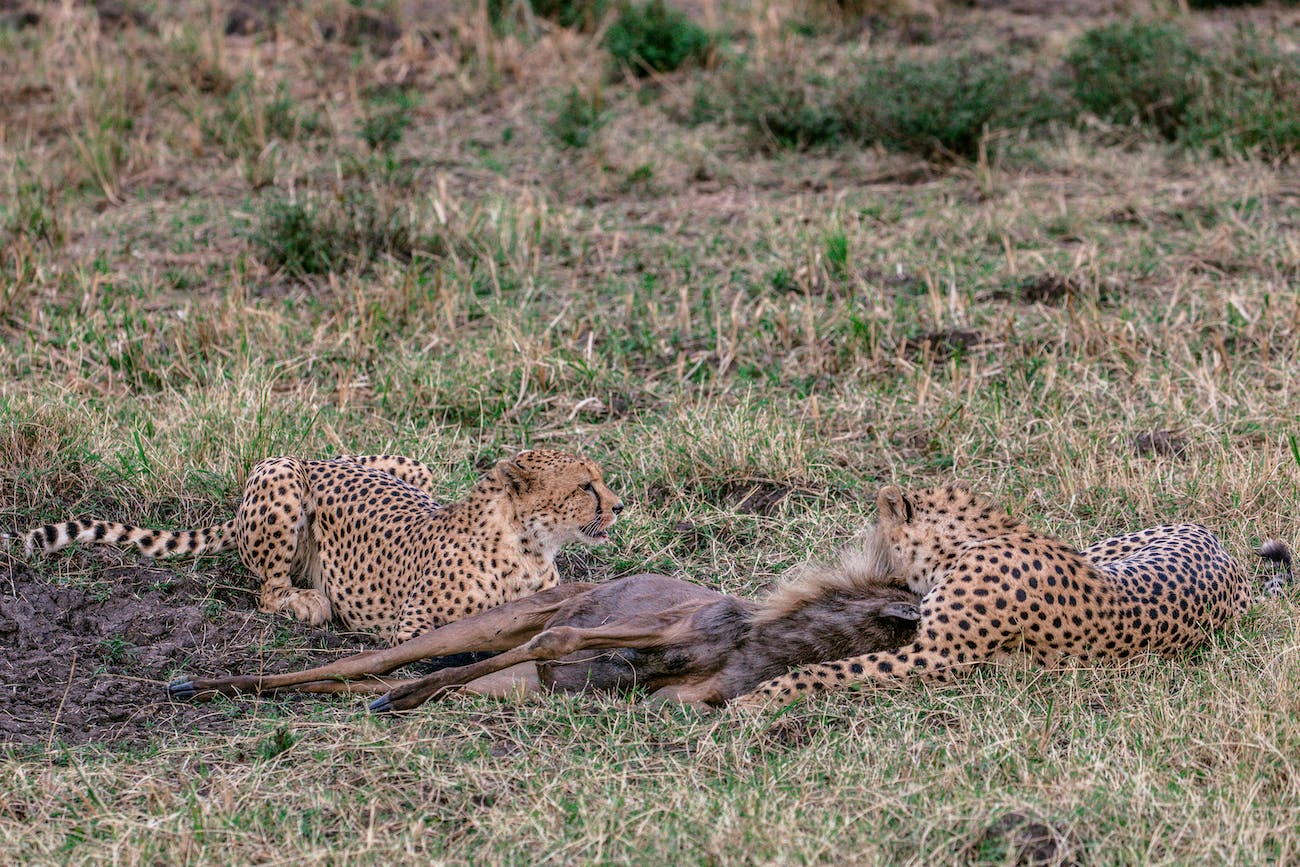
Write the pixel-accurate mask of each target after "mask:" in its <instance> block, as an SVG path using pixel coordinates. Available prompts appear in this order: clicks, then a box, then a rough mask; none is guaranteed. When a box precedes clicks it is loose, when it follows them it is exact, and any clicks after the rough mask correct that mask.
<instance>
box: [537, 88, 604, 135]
mask: <svg viewBox="0 0 1300 867" xmlns="http://www.w3.org/2000/svg"><path fill="white" fill-rule="evenodd" d="M600 102H601V100H600V95H599V94H596V95H595V96H593V97H590V98H588V97H585V96H583V95H582V94H581V93H579V92H578V88H576V87H574V88H571V89H570V90H569V92H568V93H566V94H565V95H564V98H563V99H562V100H560V104H559V105H558V106H557V107H556V109H555V114H554V116H553V117H552V118H551V120H550V123H549V124H548V125H547V129H548V131H549V132H550V134H551V136H552V137H553V138H554V139H555V140H556V141H557V142H559V143H560V145H562V146H563V147H566V148H575V149H577V148H585V147H586V146H587V145H588V144H590V143H591V139H592V137H593V136H594V135H595V134H596V132H597V131H598V130H599V129H600V128H601V127H602V126H604V125H605V121H606V120H607V119H608V118H607V116H606V113H605V112H603V111H601V107H600Z"/></svg>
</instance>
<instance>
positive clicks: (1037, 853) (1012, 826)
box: [970, 810, 1077, 867]
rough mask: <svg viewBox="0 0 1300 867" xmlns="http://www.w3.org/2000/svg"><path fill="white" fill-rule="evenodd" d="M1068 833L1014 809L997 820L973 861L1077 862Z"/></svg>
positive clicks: (978, 847)
mask: <svg viewBox="0 0 1300 867" xmlns="http://www.w3.org/2000/svg"><path fill="white" fill-rule="evenodd" d="M1073 848H1074V847H1073V846H1072V843H1071V840H1070V835H1069V833H1068V832H1066V831H1063V830H1062V829H1059V828H1054V827H1052V826H1051V825H1048V824H1046V823H1045V822H1040V821H1038V820H1037V819H1035V818H1034V817H1032V816H1030V815H1028V814H1027V813H1022V812H1020V811H1018V810H1013V811H1011V812H1010V813H1007V814H1006V815H1004V816H1002V817H1001V818H1000V819H998V820H997V821H995V822H993V823H992V824H991V825H989V826H988V827H987V828H986V829H985V830H984V835H983V837H981V839H980V841H979V843H978V844H977V846H976V847H975V849H976V851H974V852H971V853H970V854H971V855H972V856H977V857H976V858H973V859H972V860H980V861H991V862H993V863H1002V864H1016V865H1022V864H1023V865H1027V867H1028V865H1035V867H1036V865H1046V864H1075V863H1077V861H1076V860H1075V859H1074V858H1073V855H1072V850H1073Z"/></svg>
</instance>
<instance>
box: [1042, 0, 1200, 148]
mask: <svg viewBox="0 0 1300 867" xmlns="http://www.w3.org/2000/svg"><path fill="white" fill-rule="evenodd" d="M1202 67H1203V59H1202V57H1201V55H1200V54H1199V53H1198V52H1197V51H1196V50H1195V49H1194V48H1193V47H1192V45H1191V44H1190V43H1189V42H1188V41H1187V37H1186V36H1185V35H1184V34H1183V32H1182V31H1181V30H1179V29H1178V28H1176V27H1173V26H1171V25H1168V24H1155V23H1145V22H1137V21H1135V22H1118V23H1115V24H1110V25H1107V26H1105V27H1099V28H1097V29H1095V30H1090V31H1088V32H1087V33H1085V34H1083V36H1081V37H1080V38H1079V40H1078V41H1077V42H1076V43H1075V44H1074V45H1073V46H1072V47H1071V49H1070V51H1069V53H1068V54H1067V55H1066V57H1065V68H1066V78H1067V80H1068V86H1069V88H1070V90H1071V92H1072V93H1073V96H1074V100H1075V102H1077V103H1078V104H1079V105H1080V106H1081V107H1082V108H1084V109H1086V110H1087V111H1090V112H1092V113H1093V114H1095V115H1097V116H1098V117H1100V118H1103V119H1105V120H1108V121H1111V122H1113V123H1124V124H1127V123H1133V122H1140V123H1144V124H1149V125H1151V126H1152V127H1154V128H1155V129H1156V130H1157V131H1158V132H1159V133H1160V134H1161V135H1162V136H1164V137H1165V138H1167V139H1169V140H1174V139H1176V138H1178V135H1179V131H1180V130H1181V128H1182V126H1183V123H1184V122H1185V120H1186V118H1187V114H1188V111H1189V110H1190V108H1191V107H1192V105H1193V103H1194V102H1195V100H1196V98H1197V95H1198V88H1199V86H1200V85H1199V82H1200V72H1201V70H1202Z"/></svg>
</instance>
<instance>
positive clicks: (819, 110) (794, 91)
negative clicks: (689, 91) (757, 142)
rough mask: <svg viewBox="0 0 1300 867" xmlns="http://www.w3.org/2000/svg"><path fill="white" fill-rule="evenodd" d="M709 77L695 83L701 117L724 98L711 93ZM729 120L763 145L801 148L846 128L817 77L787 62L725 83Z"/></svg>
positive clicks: (721, 106) (829, 141) (721, 107)
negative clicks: (814, 77)
mask: <svg viewBox="0 0 1300 867" xmlns="http://www.w3.org/2000/svg"><path fill="white" fill-rule="evenodd" d="M714 86H715V84H714V83H713V82H706V83H703V84H701V86H700V91H699V94H698V96H697V100H696V106H697V110H698V111H699V113H700V118H701V119H706V118H708V117H709V116H710V115H712V116H713V117H717V116H719V115H721V114H722V113H723V112H724V111H725V109H726V108H727V105H726V103H724V102H721V101H719V100H718V99H716V98H711V97H710V96H709V95H708V91H709V90H710V89H712V88H713V87H714ZM729 90H730V93H729V94H728V99H729V101H730V110H731V113H732V116H733V118H734V120H735V121H736V122H738V123H740V124H742V125H744V126H746V127H748V128H749V129H750V130H752V131H753V132H754V133H755V134H756V135H757V137H758V138H759V139H761V140H762V142H763V143H764V144H765V145H775V146H776V147H778V148H794V149H802V148H807V147H817V146H820V145H833V144H837V143H839V142H840V141H842V140H843V139H844V138H845V136H846V134H847V132H848V131H847V130H846V129H845V125H844V118H843V117H841V116H840V112H839V111H838V109H837V107H836V106H835V104H834V102H835V100H834V94H833V93H832V92H831V88H830V86H829V85H828V84H827V83H826V82H823V81H817V80H813V81H807V80H805V78H804V76H803V75H802V74H801V73H800V72H799V71H798V70H797V69H795V68H794V67H793V66H790V65H788V64H774V65H771V66H768V67H766V68H764V69H761V70H754V71H750V72H747V73H742V74H740V75H739V76H738V77H737V78H736V79H735V80H734V81H733V82H732V86H731V87H730V88H729Z"/></svg>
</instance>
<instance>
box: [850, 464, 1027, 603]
mask: <svg viewBox="0 0 1300 867" xmlns="http://www.w3.org/2000/svg"><path fill="white" fill-rule="evenodd" d="M876 505H877V508H878V509H879V513H880V514H879V518H878V519H877V521H876V527H875V530H874V531H873V533H872V535H871V537H870V539H869V541H868V543H867V553H868V555H869V556H871V557H872V558H874V560H875V566H874V568H875V569H876V570H878V571H877V574H888V575H892V576H893V577H894V578H895V579H896V580H898V581H900V582H902V583H904V584H906V585H907V587H908V588H909V589H910V590H912V591H913V592H914V593H919V594H922V595H924V594H925V593H928V592H929V591H930V589H931V588H933V587H934V585H935V584H937V583H938V582H939V579H941V578H942V577H943V576H944V574H945V573H947V571H948V570H949V569H951V568H952V566H953V565H954V564H955V563H956V561H957V559H958V558H959V557H961V555H962V553H963V552H964V551H965V550H966V549H967V548H968V547H969V546H970V545H971V544H973V543H976V542H979V541H982V540H984V539H989V538H992V537H994V536H998V535H1002V534H1003V533H1006V532H1009V531H1010V530H1012V529H1014V528H1015V527H1016V526H1018V525H1017V523H1016V522H1015V521H1014V520H1013V519H1012V518H1011V516H1010V515H1008V514H1007V513H1006V512H1005V511H1004V510H1003V509H1002V508H1001V507H999V506H997V505H996V504H994V503H993V502H992V501H990V500H987V499H985V498H984V497H981V496H979V495H978V494H976V493H974V492H972V491H971V489H970V488H969V487H968V486H967V485H966V484H965V483H962V482H954V483H952V484H948V485H943V486H941V487H937V488H920V489H917V490H912V491H904V490H903V489H902V488H900V487H899V486H898V485H886V486H885V487H883V488H881V489H880V493H879V494H878V495H877V497H876Z"/></svg>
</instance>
